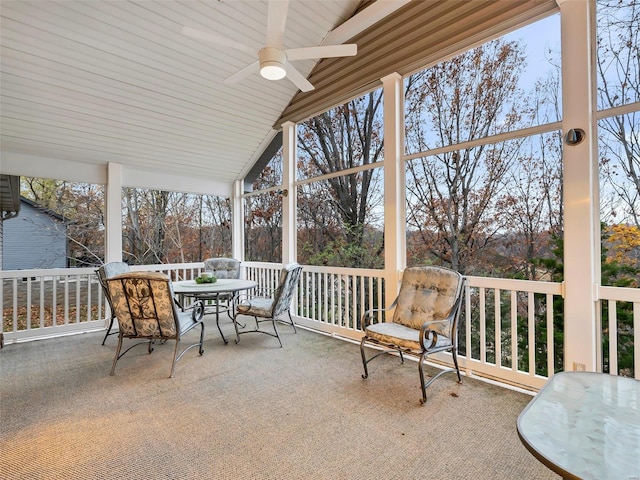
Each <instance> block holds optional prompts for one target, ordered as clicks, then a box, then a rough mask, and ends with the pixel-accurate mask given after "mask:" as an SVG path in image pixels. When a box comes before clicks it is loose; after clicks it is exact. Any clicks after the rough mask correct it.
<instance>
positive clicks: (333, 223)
mask: <svg viewBox="0 0 640 480" xmlns="http://www.w3.org/2000/svg"><path fill="white" fill-rule="evenodd" d="M381 103H382V91H381V90H377V91H375V92H371V93H368V94H366V95H364V96H362V97H359V98H356V99H354V100H351V101H350V102H347V103H346V104H344V105H341V106H339V107H336V108H334V109H332V110H329V111H327V112H324V113H322V114H320V115H318V116H316V117H313V118H312V119H310V120H308V121H306V122H303V123H302V124H301V125H300V128H299V130H298V145H299V151H300V158H299V160H298V171H299V175H300V176H301V178H309V177H313V176H316V175H328V174H331V173H336V172H342V171H345V170H348V169H351V168H354V167H359V166H364V165H371V164H373V163H376V162H378V161H379V160H380V159H381V156H382V152H383V142H382V118H381V111H380V107H381ZM377 180H378V171H377V169H368V170H361V171H359V172H357V173H350V174H346V175H338V176H331V177H330V178H328V179H326V180H324V181H322V182H315V183H308V184H306V185H305V186H304V187H303V190H302V194H301V195H300V196H299V202H298V207H299V212H298V213H299V219H298V222H299V224H301V225H304V226H306V227H307V231H306V232H307V233H308V234H309V235H307V234H302V235H301V237H302V238H303V239H304V240H308V241H311V242H312V246H311V247H310V245H309V244H306V243H304V241H303V242H302V245H301V248H299V250H300V251H302V252H304V251H316V252H317V251H318V249H320V251H321V252H322V254H321V255H319V256H317V259H318V261H320V263H324V264H332V265H336V264H337V265H342V266H350V267H368V266H372V260H375V259H376V258H379V257H380V255H381V252H382V247H381V245H378V246H371V247H367V246H366V245H365V243H366V242H365V240H366V235H365V232H366V229H367V226H368V225H370V224H371V223H372V221H374V220H375V219H373V218H372V210H373V208H374V206H375V205H379V198H380V197H379V196H377V195H376V192H379V188H375V187H376V182H377ZM338 219H339V220H340V222H339V223H338V222H337V220H338ZM372 249H373V250H372Z"/></svg>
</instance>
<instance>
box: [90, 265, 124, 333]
mask: <svg viewBox="0 0 640 480" xmlns="http://www.w3.org/2000/svg"><path fill="white" fill-rule="evenodd" d="M129 271H130V269H129V265H128V264H126V263H124V262H110V263H105V264H104V265H102V266H101V267H100V268H98V269H97V270H96V275H97V276H98V281H99V282H100V286H101V287H102V291H103V292H104V298H106V299H107V303H108V304H109V314H110V315H111V319H110V321H109V328H107V333H105V335H104V338H103V339H102V345H104V342H106V341H107V337H108V336H109V335H113V334H115V333H118V332H112V331H111V329H112V328H113V321H114V319H115V318H116V314H115V312H114V311H113V304H112V303H111V295H109V288H108V287H107V280H108V279H109V278H111V277H115V276H116V275H120V274H121V273H127V272H129Z"/></svg>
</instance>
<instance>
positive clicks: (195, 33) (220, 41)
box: [182, 27, 257, 56]
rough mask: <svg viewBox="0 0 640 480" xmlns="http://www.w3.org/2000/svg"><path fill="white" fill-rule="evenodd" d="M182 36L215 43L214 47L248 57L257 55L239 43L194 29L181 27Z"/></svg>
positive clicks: (254, 51)
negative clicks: (230, 49) (240, 52)
mask: <svg viewBox="0 0 640 480" xmlns="http://www.w3.org/2000/svg"><path fill="white" fill-rule="evenodd" d="M182 34H183V35H186V36H187V37H191V38H195V39H198V40H204V41H205V42H211V43H215V44H216V45H221V46H223V47H229V48H235V49H236V50H242V51H243V52H246V53H248V54H250V55H254V56H255V55H256V54H257V50H255V49H253V48H251V47H247V46H246V45H243V44H241V43H238V42H234V41H233V40H231V39H229V38H226V37H223V36H220V35H215V34H213V33H207V32H203V31H200V30H196V29H195V28H191V27H182Z"/></svg>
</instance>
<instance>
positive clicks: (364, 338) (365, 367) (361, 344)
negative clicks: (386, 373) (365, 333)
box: [360, 337, 369, 379]
mask: <svg viewBox="0 0 640 480" xmlns="http://www.w3.org/2000/svg"><path fill="white" fill-rule="evenodd" d="M366 338H367V337H362V340H360V355H361V356H362V366H363V367H364V375H362V378H364V379H366V378H369V370H368V369H367V363H368V362H367V357H366V355H365V353H364V342H365V340H366Z"/></svg>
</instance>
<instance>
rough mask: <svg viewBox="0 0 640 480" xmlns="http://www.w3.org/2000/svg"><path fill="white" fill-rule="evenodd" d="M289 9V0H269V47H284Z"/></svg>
mask: <svg viewBox="0 0 640 480" xmlns="http://www.w3.org/2000/svg"><path fill="white" fill-rule="evenodd" d="M288 10H289V0H269V10H268V12H267V47H276V48H281V47H282V39H283V37H284V27H285V25H286V24H287V11H288Z"/></svg>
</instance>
